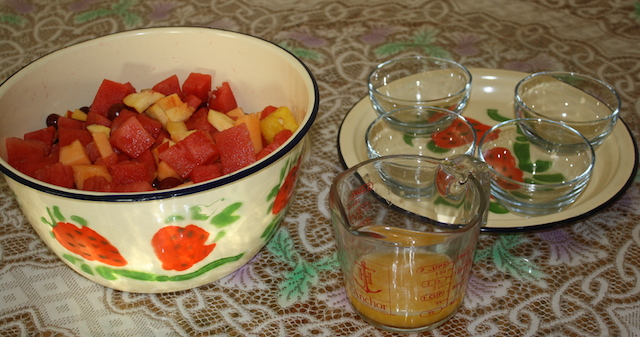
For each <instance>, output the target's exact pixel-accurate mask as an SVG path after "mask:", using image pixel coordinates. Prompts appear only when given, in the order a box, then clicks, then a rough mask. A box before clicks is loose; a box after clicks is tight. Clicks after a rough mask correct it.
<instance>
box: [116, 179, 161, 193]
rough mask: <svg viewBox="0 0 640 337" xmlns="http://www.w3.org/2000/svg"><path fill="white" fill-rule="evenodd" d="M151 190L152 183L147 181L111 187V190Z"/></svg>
mask: <svg viewBox="0 0 640 337" xmlns="http://www.w3.org/2000/svg"><path fill="white" fill-rule="evenodd" d="M153 190H155V189H154V188H153V185H151V183H149V182H147V181H138V182H135V183H129V184H122V185H116V186H114V188H113V192H148V191H153Z"/></svg>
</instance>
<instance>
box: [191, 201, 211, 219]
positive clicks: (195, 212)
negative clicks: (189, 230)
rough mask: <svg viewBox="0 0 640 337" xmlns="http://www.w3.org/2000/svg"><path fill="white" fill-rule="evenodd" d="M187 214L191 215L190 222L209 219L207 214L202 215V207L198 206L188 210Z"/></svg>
mask: <svg viewBox="0 0 640 337" xmlns="http://www.w3.org/2000/svg"><path fill="white" fill-rule="evenodd" d="M189 213H190V214H191V220H196V221H204V220H207V219H209V214H204V213H202V207H201V206H200V205H196V206H192V207H191V208H189Z"/></svg>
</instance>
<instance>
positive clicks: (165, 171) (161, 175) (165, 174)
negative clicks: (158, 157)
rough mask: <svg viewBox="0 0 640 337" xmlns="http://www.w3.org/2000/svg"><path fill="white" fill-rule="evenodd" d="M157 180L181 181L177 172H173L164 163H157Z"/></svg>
mask: <svg viewBox="0 0 640 337" xmlns="http://www.w3.org/2000/svg"><path fill="white" fill-rule="evenodd" d="M157 178H158V180H160V181H162V180H164V179H165V178H176V179H180V180H182V178H181V177H180V175H179V174H178V172H176V170H174V169H173V168H172V167H171V166H169V164H167V163H166V162H164V161H160V162H158V177H157Z"/></svg>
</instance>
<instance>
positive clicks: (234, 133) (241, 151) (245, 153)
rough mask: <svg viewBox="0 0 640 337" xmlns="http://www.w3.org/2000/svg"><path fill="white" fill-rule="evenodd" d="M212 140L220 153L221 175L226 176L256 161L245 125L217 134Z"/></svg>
mask: <svg viewBox="0 0 640 337" xmlns="http://www.w3.org/2000/svg"><path fill="white" fill-rule="evenodd" d="M213 139H214V140H215V142H216V145H217V146H218V150H219V151H220V161H221V163H222V173H223V174H228V173H231V172H234V171H237V170H239V169H241V168H243V167H246V166H248V165H251V164H252V163H254V162H255V161H256V155H255V153H254V152H253V143H252V142H251V136H250V134H249V129H248V128H247V126H246V125H245V124H239V125H236V126H234V127H232V128H229V129H226V130H224V131H221V132H218V133H216V134H215V135H213Z"/></svg>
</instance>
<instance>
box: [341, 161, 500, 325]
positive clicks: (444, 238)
mask: <svg viewBox="0 0 640 337" xmlns="http://www.w3.org/2000/svg"><path fill="white" fill-rule="evenodd" d="M390 174H391V175H403V176H404V177H395V178H396V179H389V175H390ZM407 177H418V178H416V179H415V180H414V181H413V182H412V191H413V192H415V188H416V186H419V187H420V188H424V189H425V190H428V191H429V192H428V193H404V191H405V189H403V188H401V187H400V188H399V186H397V185H398V184H401V182H402V181H408V180H410V179H409V178H407ZM418 180H419V181H418ZM417 181H418V183H416V182H417ZM488 185H489V174H488V169H487V166H486V164H485V163H483V162H481V161H479V160H478V159H476V158H474V157H472V156H469V155H461V156H458V157H454V158H452V159H450V160H439V159H434V158H428V157H423V156H415V155H393V156H385V157H380V158H376V159H371V160H368V161H365V162H363V163H360V164H358V165H355V166H354V167H352V168H350V169H348V170H346V171H344V172H342V173H340V174H339V175H338V176H337V177H336V178H335V180H334V181H333V184H332V186H331V190H330V194H329V202H330V208H331V218H332V223H333V227H334V231H335V236H336V242H337V248H338V256H339V260H340V266H341V269H342V273H343V277H344V283H345V287H346V292H347V296H348V298H349V302H350V303H351V305H352V307H353V308H354V310H355V311H356V312H357V313H358V314H359V315H360V316H361V317H362V318H363V319H365V320H366V321H368V322H369V323H371V324H373V325H374V326H377V327H379V328H383V329H386V330H389V331H393V332H420V331H426V330H430V329H433V328H436V327H438V326H439V325H441V324H443V323H444V322H445V321H446V320H447V319H449V318H450V317H451V316H453V315H454V314H455V312H456V311H457V309H458V308H459V307H460V305H461V303H462V299H463V297H464V294H465V291H466V285H467V282H468V279H469V273H470V270H471V263H472V259H473V254H474V252H475V246H476V242H477V238H478V234H479V232H480V228H481V227H482V226H483V225H484V224H485V223H486V219H487V212H488V208H489V197H490V196H489V187H488Z"/></svg>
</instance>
